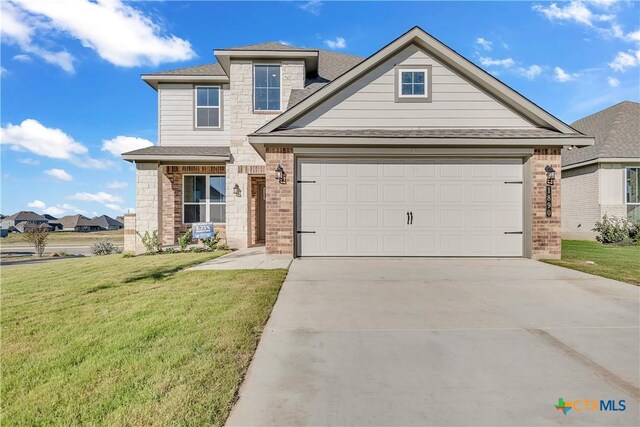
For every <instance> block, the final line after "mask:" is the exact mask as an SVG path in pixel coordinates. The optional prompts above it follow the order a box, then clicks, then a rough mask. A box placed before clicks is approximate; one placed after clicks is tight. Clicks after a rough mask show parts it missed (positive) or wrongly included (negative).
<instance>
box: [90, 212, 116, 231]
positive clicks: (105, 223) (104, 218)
mask: <svg viewBox="0 0 640 427" xmlns="http://www.w3.org/2000/svg"><path fill="white" fill-rule="evenodd" d="M91 221H93V222H94V223H96V224H97V225H99V226H100V227H102V228H109V227H110V226H112V225H117V226H120V227H121V226H123V225H124V224H122V223H121V222H120V221H118V220H115V219H113V218H111V217H110V216H108V215H100V216H94V217H93V218H91Z"/></svg>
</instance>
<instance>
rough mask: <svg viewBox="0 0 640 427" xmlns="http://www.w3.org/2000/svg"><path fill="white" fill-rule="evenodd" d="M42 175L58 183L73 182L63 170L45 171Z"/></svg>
mask: <svg viewBox="0 0 640 427" xmlns="http://www.w3.org/2000/svg"><path fill="white" fill-rule="evenodd" d="M44 173H45V174H46V175H49V176H50V177H52V178H55V179H57V180H60V181H67V182H69V181H73V177H72V176H71V175H69V173H67V171H65V170H64V169H47V170H46V171H44Z"/></svg>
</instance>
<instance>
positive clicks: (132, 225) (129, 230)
mask: <svg viewBox="0 0 640 427" xmlns="http://www.w3.org/2000/svg"><path fill="white" fill-rule="evenodd" d="M138 239H139V237H138V235H137V234H136V214H134V213H126V214H124V248H123V251H124V252H130V253H131V252H133V253H135V252H136V241H137V240H138Z"/></svg>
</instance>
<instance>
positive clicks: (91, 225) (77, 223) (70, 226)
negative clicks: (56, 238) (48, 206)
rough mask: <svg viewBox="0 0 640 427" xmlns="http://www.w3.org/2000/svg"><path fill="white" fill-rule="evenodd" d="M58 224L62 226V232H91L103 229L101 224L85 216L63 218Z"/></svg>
mask: <svg viewBox="0 0 640 427" xmlns="http://www.w3.org/2000/svg"><path fill="white" fill-rule="evenodd" d="M58 222H59V223H60V224H62V231H79V232H89V231H100V230H101V229H102V227H100V225H99V224H97V223H96V222H94V221H93V220H92V219H89V218H87V217H86V216H84V215H68V216H63V217H62V218H60V219H59V220H58Z"/></svg>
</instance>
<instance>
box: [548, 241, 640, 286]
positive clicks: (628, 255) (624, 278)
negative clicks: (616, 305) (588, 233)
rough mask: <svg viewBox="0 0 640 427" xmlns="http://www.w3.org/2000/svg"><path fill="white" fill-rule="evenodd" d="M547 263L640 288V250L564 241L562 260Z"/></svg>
mask: <svg viewBox="0 0 640 427" xmlns="http://www.w3.org/2000/svg"><path fill="white" fill-rule="evenodd" d="M587 261H593V262H595V264H594V265H589V264H587ZM544 262H547V263H549V264H554V265H559V266H562V267H567V268H572V269H574V270H579V271H584V272H585V273H590V274H595V275H596V276H602V277H608V278H609V279H614V280H620V281H621V282H627V283H632V284H634V285H640V246H613V245H603V244H602V243H598V242H589V241H583V240H563V241H562V259H561V260H544Z"/></svg>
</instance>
